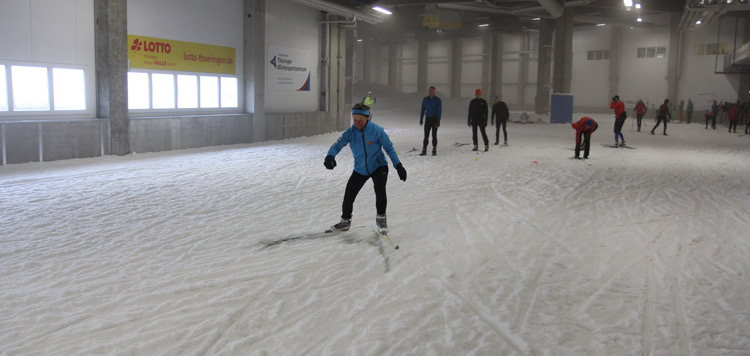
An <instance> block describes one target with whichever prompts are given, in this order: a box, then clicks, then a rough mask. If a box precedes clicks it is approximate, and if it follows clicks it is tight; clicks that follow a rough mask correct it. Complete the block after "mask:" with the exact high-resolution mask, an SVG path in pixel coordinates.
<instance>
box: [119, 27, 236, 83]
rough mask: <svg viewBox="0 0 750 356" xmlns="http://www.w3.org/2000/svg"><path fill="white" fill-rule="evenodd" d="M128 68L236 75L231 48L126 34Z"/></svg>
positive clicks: (232, 48)
mask: <svg viewBox="0 0 750 356" xmlns="http://www.w3.org/2000/svg"><path fill="white" fill-rule="evenodd" d="M128 61H129V62H130V68H143V69H163V70H175V71H183V72H203V73H220V74H236V71H235V50H234V47H222V46H214V45H207V44H201V43H193V42H182V41H174V40H167V39H163V38H154V37H146V36H137V35H128Z"/></svg>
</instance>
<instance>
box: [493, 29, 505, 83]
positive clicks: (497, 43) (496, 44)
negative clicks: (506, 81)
mask: <svg viewBox="0 0 750 356" xmlns="http://www.w3.org/2000/svg"><path fill="white" fill-rule="evenodd" d="M491 36H492V40H491V41H492V48H491V49H490V95H502V86H503V35H502V34H500V33H494V32H493V33H492V35H491Z"/></svg>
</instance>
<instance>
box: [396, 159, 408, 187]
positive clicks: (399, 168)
mask: <svg viewBox="0 0 750 356" xmlns="http://www.w3.org/2000/svg"><path fill="white" fill-rule="evenodd" d="M396 171H397V172H398V178H399V179H401V180H402V181H404V182H406V169H405V168H404V165H402V164H401V162H399V163H398V166H396Z"/></svg>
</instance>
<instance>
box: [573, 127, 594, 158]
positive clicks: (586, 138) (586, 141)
mask: <svg viewBox="0 0 750 356" xmlns="http://www.w3.org/2000/svg"><path fill="white" fill-rule="evenodd" d="M578 139H579V141H581V143H579V144H577V145H576V158H578V157H581V148H583V158H589V148H590V147H591V134H589V133H587V132H585V131H581V135H580V136H578Z"/></svg>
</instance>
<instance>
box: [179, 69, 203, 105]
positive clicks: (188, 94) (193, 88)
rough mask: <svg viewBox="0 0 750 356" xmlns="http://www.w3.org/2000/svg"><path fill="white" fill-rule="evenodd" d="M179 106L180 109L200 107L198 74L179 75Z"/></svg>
mask: <svg viewBox="0 0 750 356" xmlns="http://www.w3.org/2000/svg"><path fill="white" fill-rule="evenodd" d="M177 107H178V108H180V109H195V108H197V107H198V76H195V75H178V76H177Z"/></svg>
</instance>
